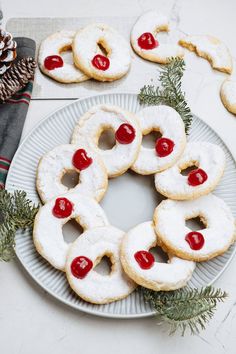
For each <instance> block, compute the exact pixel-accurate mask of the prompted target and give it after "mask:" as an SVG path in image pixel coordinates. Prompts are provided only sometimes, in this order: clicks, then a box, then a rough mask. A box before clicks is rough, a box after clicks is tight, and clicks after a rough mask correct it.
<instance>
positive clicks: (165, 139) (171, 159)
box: [131, 105, 186, 175]
mask: <svg viewBox="0 0 236 354" xmlns="http://www.w3.org/2000/svg"><path fill="white" fill-rule="evenodd" d="M137 118H138V120H139V124H140V127H141V131H142V134H143V135H147V134H149V133H150V132H151V131H159V132H161V134H162V137H161V138H159V139H157V142H156V146H155V148H153V149H151V148H146V147H144V146H142V145H141V148H140V151H139V154H138V157H137V159H136V161H135V163H134V164H133V166H132V167H131V168H132V170H133V171H135V172H137V173H140V174H142V175H149V174H153V173H156V172H160V171H163V170H165V169H167V168H169V167H171V166H172V165H173V164H174V163H175V162H176V160H177V159H178V158H179V156H180V155H181V154H182V152H183V150H184V148H185V145H186V135H185V127H184V123H183V120H182V119H181V117H180V115H179V114H178V113H177V112H176V111H175V110H174V109H173V108H171V107H168V106H164V105H163V106H162V105H161V106H151V107H146V108H144V109H142V110H141V111H139V112H138V113H137Z"/></svg>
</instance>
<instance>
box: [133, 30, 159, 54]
mask: <svg viewBox="0 0 236 354" xmlns="http://www.w3.org/2000/svg"><path fill="white" fill-rule="evenodd" d="M138 45H139V46H140V48H142V49H146V50H150V49H154V48H156V47H158V46H159V43H158V41H157V40H156V39H155V38H154V36H153V34H152V33H150V32H145V33H143V34H142V35H141V36H140V37H139V38H138Z"/></svg>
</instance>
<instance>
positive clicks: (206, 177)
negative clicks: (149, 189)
mask: <svg viewBox="0 0 236 354" xmlns="http://www.w3.org/2000/svg"><path fill="white" fill-rule="evenodd" d="M191 166H196V167H197V169H195V170H193V171H191V172H189V173H188V175H187V176H185V175H182V174H181V171H182V170H184V169H187V168H188V167H191ZM224 168H225V154H224V151H223V150H222V149H221V148H220V147H219V146H218V145H215V144H212V143H208V142H190V143H187V145H186V148H185V150H184V153H183V154H182V156H181V157H180V159H179V160H178V161H177V162H176V163H175V164H174V165H173V166H172V167H170V168H169V169H167V170H165V171H163V172H160V173H157V174H156V175H155V187H156V189H157V191H158V192H159V193H161V194H163V195H164V196H166V197H168V198H170V199H177V200H185V199H195V198H198V197H200V196H202V195H205V194H208V193H210V192H211V191H212V190H213V189H214V188H215V187H216V185H217V184H218V183H219V181H220V179H221V177H222V175H223V173H224Z"/></svg>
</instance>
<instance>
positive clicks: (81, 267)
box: [70, 256, 93, 279]
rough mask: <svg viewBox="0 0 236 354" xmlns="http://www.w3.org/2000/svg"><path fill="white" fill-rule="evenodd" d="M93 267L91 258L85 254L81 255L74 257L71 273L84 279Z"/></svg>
mask: <svg viewBox="0 0 236 354" xmlns="http://www.w3.org/2000/svg"><path fill="white" fill-rule="evenodd" d="M92 268H93V262H92V261H91V259H89V258H87V257H85V256H79V257H76V258H75V259H73V261H72V262H71V265H70V269H71V273H72V274H73V275H74V277H76V278H79V279H83V278H84V277H86V275H87V274H88V272H89V271H90V270H91V269H92Z"/></svg>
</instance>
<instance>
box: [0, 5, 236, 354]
mask: <svg viewBox="0 0 236 354" xmlns="http://www.w3.org/2000/svg"><path fill="white" fill-rule="evenodd" d="M2 6H3V10H4V22H6V20H7V19H8V18H10V17H17V16H22V17H26V16H31V17H33V16H35V17H36V16H37V17H39V16H58V17H60V16H68V17H71V16H76V13H77V14H78V16H91V17H95V18H96V16H101V15H104V16H109V15H114V14H116V15H117V16H122V15H126V16H129V15H130V16H135V15H137V16H138V15H139V14H141V13H142V12H143V11H146V10H149V9H152V8H156V9H158V10H161V11H163V12H165V13H169V14H170V16H171V18H172V20H173V22H175V23H176V25H177V26H178V28H179V29H180V30H181V31H183V32H184V33H185V32H187V33H192V34H198V33H200V34H205V33H208V34H212V35H215V36H217V37H219V38H221V39H222V40H223V41H225V43H226V44H227V45H228V47H229V48H230V51H231V53H232V56H233V57H234V58H236V45H235V31H234V29H235V13H236V2H235V0H225V1H219V0H218V1H216V0H214V1H213V0H167V1H165V0H162V1H160V0H129V1H127V0H117V1H108V0H97V1H94V0H67V1H59V0H40V1H37V2H36V1H32V0H31V1H29V0H22V1H21V2H18V1H16V0H2ZM186 62H187V71H186V75H185V77H184V89H185V90H186V95H187V98H188V101H189V104H190V106H191V108H192V111H193V112H194V113H195V114H197V115H199V116H200V117H201V118H202V119H203V120H205V121H206V122H207V123H208V124H209V125H210V126H212V127H213V128H214V129H215V130H216V131H217V132H218V134H219V135H220V136H221V137H222V138H223V139H224V141H225V142H226V144H227V145H228V147H229V148H230V150H231V151H232V153H233V155H234V157H235V158H236V140H235V134H234V131H235V129H236V117H234V116H233V115H231V114H229V113H228V112H227V111H226V110H225V108H224V107H223V106H222V104H221V101H220V98H219V86H220V84H221V82H222V80H223V79H224V77H225V75H224V74H222V73H218V72H215V71H213V70H212V69H211V67H210V66H209V64H208V62H206V61H204V60H203V59H199V58H197V57H196V56H195V55H194V54H192V53H186ZM234 64H235V65H236V63H235V59H234ZM193 87H194V89H193ZM66 103H68V101H32V102H31V105H30V108H29V113H28V116H27V121H26V124H25V128H24V131H23V136H25V134H26V133H27V132H29V130H30V129H31V128H32V127H33V126H34V125H35V124H36V123H37V122H38V121H39V120H40V119H42V118H43V117H44V116H45V115H47V114H49V113H50V112H52V111H53V110H55V109H57V108H59V107H62V106H63V105H64V104H66ZM235 268H236V258H235V259H234V260H233V261H232V263H231V265H230V266H229V268H228V269H227V270H226V271H225V273H224V274H223V275H222V276H221V278H220V279H219V280H218V281H217V282H216V283H215V286H220V287H222V288H223V289H225V290H226V291H227V292H228V293H229V295H230V296H229V299H228V300H227V301H226V302H225V303H224V304H221V305H219V307H218V310H217V312H216V314H215V316H214V318H213V320H212V321H211V323H210V325H209V326H208V328H207V330H206V331H204V332H201V334H200V335H199V336H194V337H192V336H189V335H188V336H186V337H184V338H182V337H180V336H179V335H175V336H172V337H169V336H168V334H167V333H166V331H165V328H164V327H162V326H158V325H157V320H156V319H155V318H149V319H139V320H127V321H125V320H108V319H102V318H96V317H93V316H90V315H86V314H83V313H80V312H77V311H74V310H72V309H70V308H68V307H66V306H64V305H62V304H61V303H59V302H58V301H56V300H54V299H53V298H52V297H51V296H50V295H48V294H46V293H45V292H44V291H42V290H41V289H40V288H39V287H38V286H37V285H36V284H35V283H34V281H33V280H31V278H30V277H29V276H28V275H27V274H26V273H25V272H24V270H23V269H22V267H21V265H20V263H19V262H18V261H17V260H15V261H13V262H11V263H9V264H4V263H1V264H0V284H1V291H0V353H2V354H32V353H34V354H41V353H45V354H49V353H56V354H64V353H67V352H68V353H70V354H77V353H85V354H90V353H95V352H97V353H102V354H108V353H113V354H118V353H119V354H120V353H125V354H126V353H127V354H128V353H130V352H131V351H132V352H134V353H136V354H152V353H153V354H154V353H155V354H159V353H162V354H165V353H173V354H174V353H181V354H188V353H189V352H190V351H191V353H192V354H198V353H200V352H204V353H205V352H208V353H209V354H213V353H214V354H219V353H230V354H233V353H235V346H236V337H235V333H234V331H235V330H236V306H235V305H236V278H235V276H234V275H235V271H234V270H235Z"/></svg>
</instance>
